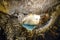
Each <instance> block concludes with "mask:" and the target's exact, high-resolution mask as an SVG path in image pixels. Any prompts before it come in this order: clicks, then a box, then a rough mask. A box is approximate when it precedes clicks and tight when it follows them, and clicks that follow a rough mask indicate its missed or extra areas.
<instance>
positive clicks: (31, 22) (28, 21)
mask: <svg viewBox="0 0 60 40" xmlns="http://www.w3.org/2000/svg"><path fill="white" fill-rule="evenodd" d="M40 19H41V18H40V15H36V14H30V15H27V16H26V17H25V18H24V19H23V20H22V22H23V27H24V28H26V29H28V30H33V29H34V28H35V27H36V25H38V24H39V20H40Z"/></svg>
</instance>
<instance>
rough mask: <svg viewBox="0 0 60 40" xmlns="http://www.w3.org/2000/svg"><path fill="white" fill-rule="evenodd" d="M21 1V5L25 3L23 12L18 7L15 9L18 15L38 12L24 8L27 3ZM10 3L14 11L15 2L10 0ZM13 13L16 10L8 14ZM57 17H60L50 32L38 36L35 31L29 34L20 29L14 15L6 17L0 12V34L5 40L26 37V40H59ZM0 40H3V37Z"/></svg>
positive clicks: (59, 23)
mask: <svg viewBox="0 0 60 40" xmlns="http://www.w3.org/2000/svg"><path fill="white" fill-rule="evenodd" d="M21 1H22V2H21V4H24V3H25V4H24V5H25V6H23V10H22V9H21V11H20V9H19V7H18V8H17V9H19V10H18V13H20V14H22V13H23V12H24V13H29V11H30V10H29V9H31V10H33V12H32V13H36V12H39V11H36V12H35V9H34V7H33V9H32V8H30V6H29V7H28V6H26V3H27V2H28V1H26V2H25V1H24V2H23V0H21ZM32 1H33V3H35V2H37V1H35V2H34V0H32ZM46 1H47V0H46ZM50 1H51V0H50ZM50 1H49V2H50ZM10 2H11V4H12V5H11V9H12V8H13V9H15V8H16V7H15V6H16V3H15V1H11V0H10ZM38 2H39V0H38ZM41 2H43V1H41ZM17 3H19V2H17ZM18 5H19V4H18ZM12 6H14V7H12ZM19 6H20V5H19ZM32 6H36V5H32ZM58 9H59V8H58ZM9 10H10V9H9ZM15 11H17V10H13V12H10V13H12V14H13V13H14V12H15ZM26 11H27V12H26ZM59 11H60V10H58V12H59ZM15 13H16V12H15ZM22 15H23V14H22ZM59 17H60V15H59V16H58V18H57V20H56V22H55V23H54V25H53V27H52V28H51V29H50V30H48V31H46V32H45V33H42V34H40V35H38V34H36V33H35V31H33V32H29V31H27V30H26V29H25V28H22V27H21V25H20V24H19V21H18V18H17V17H16V15H14V14H13V15H8V14H6V13H4V12H3V11H2V12H0V30H3V31H2V33H1V34H2V35H3V36H5V37H6V39H7V40H20V38H22V37H23V38H25V37H26V39H27V40H59V38H60V18H59ZM0 37H2V36H1V35H0ZM0 39H1V40H3V37H2V38H0Z"/></svg>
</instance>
